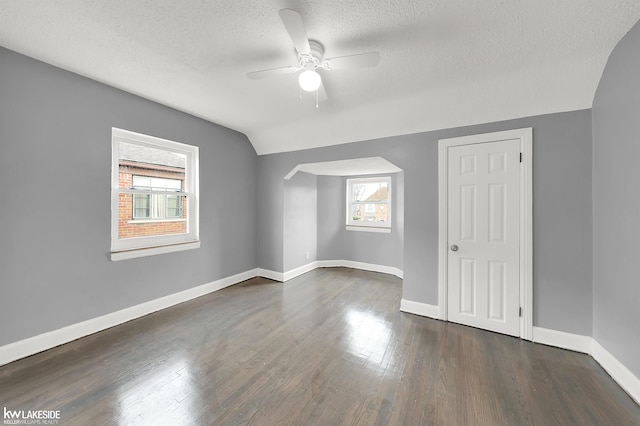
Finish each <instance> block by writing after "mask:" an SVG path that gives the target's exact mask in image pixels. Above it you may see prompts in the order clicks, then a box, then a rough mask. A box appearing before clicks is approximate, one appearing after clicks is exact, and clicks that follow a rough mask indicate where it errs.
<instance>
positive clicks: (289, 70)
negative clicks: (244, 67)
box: [247, 67, 300, 80]
mask: <svg viewBox="0 0 640 426" xmlns="http://www.w3.org/2000/svg"><path fill="white" fill-rule="evenodd" d="M299 70H300V67H280V68H272V69H269V70H262V71H254V72H249V73H247V78H249V79H250V80H259V79H261V78H267V77H273V76H276V75H282V74H293V73H295V72H298V71H299Z"/></svg>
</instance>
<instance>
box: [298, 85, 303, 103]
mask: <svg viewBox="0 0 640 426" xmlns="http://www.w3.org/2000/svg"><path fill="white" fill-rule="evenodd" d="M298 100H299V101H301V100H302V88H300V85H298Z"/></svg>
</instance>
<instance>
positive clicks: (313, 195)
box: [283, 172, 318, 272]
mask: <svg viewBox="0 0 640 426" xmlns="http://www.w3.org/2000/svg"><path fill="white" fill-rule="evenodd" d="M316 181H317V177H316V176H315V175H310V174H308V173H302V172H298V173H296V174H295V175H294V176H293V177H292V178H291V179H289V180H287V181H285V182H284V212H283V220H284V224H283V228H284V229H283V232H284V236H283V240H284V242H283V251H284V259H283V261H284V266H283V270H284V271H285V272H286V271H291V270H292V269H295V268H298V267H300V266H303V265H306V264H307V263H310V262H315V260H316V259H317V256H316V253H317V250H318V241H317V236H318V233H317V228H318V207H317V206H318V202H317V200H318V198H317V192H318V191H317V183H316ZM307 253H309V259H307V257H306V254H307Z"/></svg>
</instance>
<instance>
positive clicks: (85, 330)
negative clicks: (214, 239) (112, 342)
mask: <svg viewBox="0 0 640 426" xmlns="http://www.w3.org/2000/svg"><path fill="white" fill-rule="evenodd" d="M255 276H258V270H257V269H252V270H249V271H246V272H241V273H239V274H236V275H233V276H230V277H226V278H222V279H219V280H216V281H213V282H210V283H207V284H203V285H201V286H198V287H194V288H190V289H188V290H184V291H181V292H179V293H174V294H170V295H168V296H164V297H161V298H159V299H154V300H150V301H148V302H144V303H141V304H139V305H135V306H131V307H129V308H125V309H122V310H119V311H116V312H112V313H110V314H106V315H103V316H100V317H97V318H92V319H90V320H87V321H82V322H79V323H76V324H72V325H69V326H67V327H63V328H60V329H58V330H54V331H50V332H47V333H43V334H39V335H37V336H33V337H29V338H27V339H24V340H20V341H17V342H14V343H10V344H8V345H5V346H1V347H0V365H4V364H8V363H10V362H12V361H15V360H17V359H20V358H24V357H27V356H30V355H33V354H36V353H38V352H42V351H45V350H47V349H51V348H53V347H56V346H60V345H62V344H65V343H68V342H71V341H73V340H76V339H79V338H81V337H84V336H88V335H90V334H93V333H97V332H99V331H102V330H106V329H107V328H111V327H114V326H116V325H119V324H122V323H125V322H127V321H131V320H133V319H136V318H140V317H142V316H145V315H148V314H150V313H153V312H156V311H159V310H162V309H165V308H168V307H170V306H173V305H177V304H178V303H182V302H186V301H188V300H191V299H195V298H196V297H200V296H204V295H205V294H208V293H212V292H214V291H217V290H220V289H223V288H225V287H228V286H230V285H233V284H236V283H239V282H242V281H245V280H248V279H250V278H253V277H255Z"/></svg>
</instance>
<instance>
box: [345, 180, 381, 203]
mask: <svg viewBox="0 0 640 426" xmlns="http://www.w3.org/2000/svg"><path fill="white" fill-rule="evenodd" d="M388 186H389V185H388V183H387V182H372V183H354V184H353V185H352V187H351V188H352V194H351V200H352V201H354V202H360V201H388V200H389V190H388Z"/></svg>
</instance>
